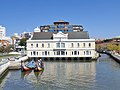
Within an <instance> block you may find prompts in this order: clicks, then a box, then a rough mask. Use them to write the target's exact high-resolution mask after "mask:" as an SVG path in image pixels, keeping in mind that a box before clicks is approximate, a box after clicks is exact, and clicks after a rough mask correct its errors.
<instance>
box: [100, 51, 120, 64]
mask: <svg viewBox="0 0 120 90" xmlns="http://www.w3.org/2000/svg"><path fill="white" fill-rule="evenodd" d="M100 53H105V54H107V55H109V56H110V57H112V58H113V59H114V60H115V61H116V62H118V63H120V54H118V53H115V52H112V51H103V52H100Z"/></svg>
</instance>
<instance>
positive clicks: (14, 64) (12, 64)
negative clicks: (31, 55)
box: [0, 56, 28, 78]
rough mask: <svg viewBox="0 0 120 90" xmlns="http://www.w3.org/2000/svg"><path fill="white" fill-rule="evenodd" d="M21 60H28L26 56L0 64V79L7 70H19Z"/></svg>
mask: <svg viewBox="0 0 120 90" xmlns="http://www.w3.org/2000/svg"><path fill="white" fill-rule="evenodd" d="M21 60H22V61H26V60H28V57H27V56H24V57H21V58H19V59H17V60H15V61H7V60H5V61H6V62H0V78H1V77H2V76H3V75H4V74H5V73H6V71H7V70H8V69H20V65H21Z"/></svg>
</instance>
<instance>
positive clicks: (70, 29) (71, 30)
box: [32, 20, 89, 40]
mask: <svg viewBox="0 0 120 90" xmlns="http://www.w3.org/2000/svg"><path fill="white" fill-rule="evenodd" d="M58 32H62V33H64V34H66V33H68V39H89V34H88V32H87V31H83V26H82V25H70V24H69V22H65V21H62V20H60V21H58V22H54V23H53V25H44V26H40V32H34V34H33V37H32V40H41V39H42V40H44V39H53V33H54V34H56V33H58Z"/></svg>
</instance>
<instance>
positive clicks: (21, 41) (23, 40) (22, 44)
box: [19, 38, 28, 48]
mask: <svg viewBox="0 0 120 90" xmlns="http://www.w3.org/2000/svg"><path fill="white" fill-rule="evenodd" d="M27 40H28V38H23V39H21V40H20V42H19V45H20V46H25V48H26V41H27Z"/></svg>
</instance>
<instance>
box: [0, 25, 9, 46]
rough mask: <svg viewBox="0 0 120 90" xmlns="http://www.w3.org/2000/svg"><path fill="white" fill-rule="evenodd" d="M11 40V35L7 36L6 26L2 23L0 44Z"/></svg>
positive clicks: (6, 43)
mask: <svg viewBox="0 0 120 90" xmlns="http://www.w3.org/2000/svg"><path fill="white" fill-rule="evenodd" d="M10 40H11V39H10V37H6V28H5V27H3V26H1V25H0V46H2V45H8V44H9V43H10Z"/></svg>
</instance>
